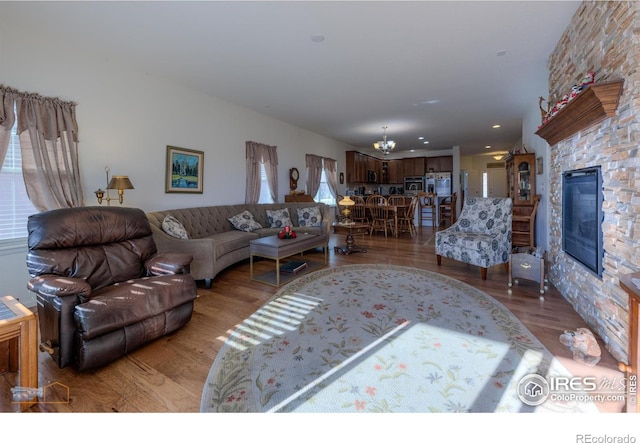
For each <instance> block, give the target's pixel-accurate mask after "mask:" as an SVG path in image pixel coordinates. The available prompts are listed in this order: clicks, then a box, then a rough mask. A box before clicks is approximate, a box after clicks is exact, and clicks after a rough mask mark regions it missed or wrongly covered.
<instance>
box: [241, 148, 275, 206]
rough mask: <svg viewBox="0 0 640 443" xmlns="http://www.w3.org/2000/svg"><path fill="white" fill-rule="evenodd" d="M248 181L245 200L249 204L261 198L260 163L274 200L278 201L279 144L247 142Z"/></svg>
mask: <svg viewBox="0 0 640 443" xmlns="http://www.w3.org/2000/svg"><path fill="white" fill-rule="evenodd" d="M246 157H247V181H246V191H245V197H244V201H245V203H248V204H255V203H258V200H259V199H260V182H261V180H260V164H262V163H263V164H264V169H265V171H266V175H267V182H268V183H269V191H270V193H271V198H272V199H273V201H274V202H277V201H278V152H277V146H269V145H265V144H262V143H256V142H251V141H248V142H246Z"/></svg>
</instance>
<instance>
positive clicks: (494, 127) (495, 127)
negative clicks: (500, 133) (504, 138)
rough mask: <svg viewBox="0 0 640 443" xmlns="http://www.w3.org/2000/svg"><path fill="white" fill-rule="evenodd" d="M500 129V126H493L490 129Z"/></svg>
mask: <svg viewBox="0 0 640 443" xmlns="http://www.w3.org/2000/svg"><path fill="white" fill-rule="evenodd" d="M499 127H500V125H493V126H492V128H493V129H498V128H499Z"/></svg>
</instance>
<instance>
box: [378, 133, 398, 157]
mask: <svg viewBox="0 0 640 443" xmlns="http://www.w3.org/2000/svg"><path fill="white" fill-rule="evenodd" d="M382 129H383V135H382V141H378V142H375V143H374V144H373V148H374V149H375V150H376V151H380V152H382V153H383V154H384V155H389V154H390V153H391V151H393V149H394V148H395V147H396V142H394V141H393V140H388V141H387V126H383V127H382Z"/></svg>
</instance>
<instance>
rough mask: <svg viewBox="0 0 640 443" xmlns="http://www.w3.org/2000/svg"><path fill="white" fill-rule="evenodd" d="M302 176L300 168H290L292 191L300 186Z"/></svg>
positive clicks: (290, 186)
mask: <svg viewBox="0 0 640 443" xmlns="http://www.w3.org/2000/svg"><path fill="white" fill-rule="evenodd" d="M299 178H300V173H299V172H298V168H291V169H289V188H291V190H292V191H295V190H296V189H297V188H298V179H299Z"/></svg>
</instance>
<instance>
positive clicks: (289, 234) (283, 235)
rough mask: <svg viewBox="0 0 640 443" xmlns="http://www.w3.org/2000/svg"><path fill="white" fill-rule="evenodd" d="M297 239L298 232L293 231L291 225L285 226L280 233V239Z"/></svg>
mask: <svg viewBox="0 0 640 443" xmlns="http://www.w3.org/2000/svg"><path fill="white" fill-rule="evenodd" d="M296 237H297V234H296V231H292V230H291V227H290V226H289V225H287V226H285V227H284V229H283V230H282V231H280V232H278V238H280V239H289V238H296Z"/></svg>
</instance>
